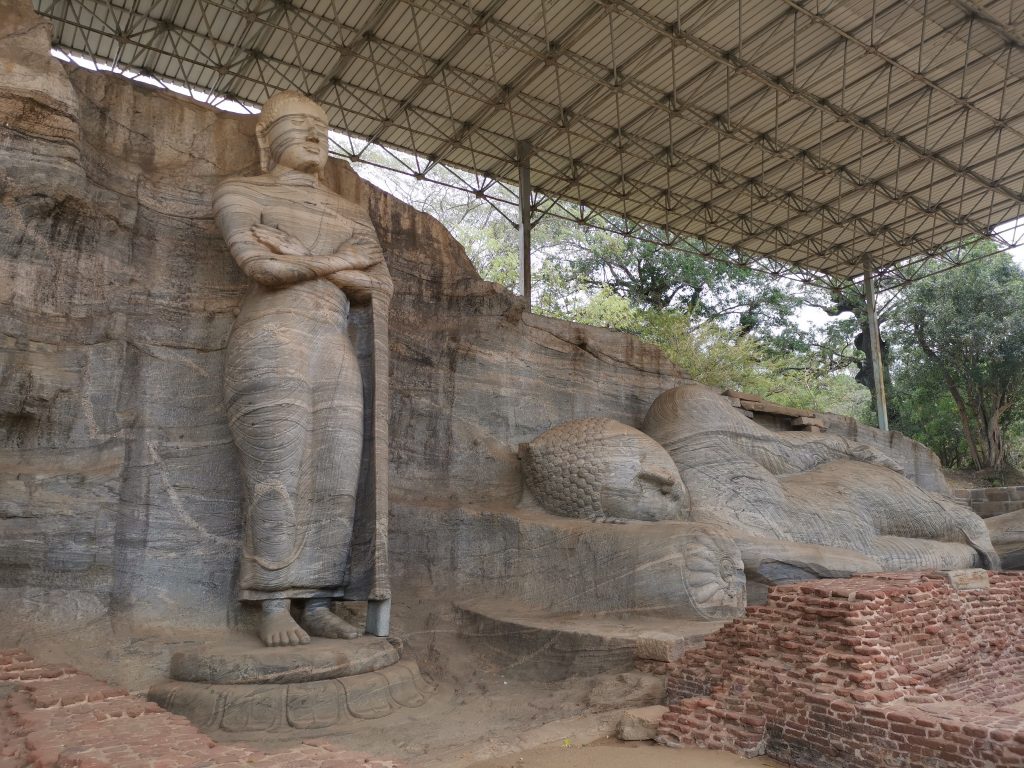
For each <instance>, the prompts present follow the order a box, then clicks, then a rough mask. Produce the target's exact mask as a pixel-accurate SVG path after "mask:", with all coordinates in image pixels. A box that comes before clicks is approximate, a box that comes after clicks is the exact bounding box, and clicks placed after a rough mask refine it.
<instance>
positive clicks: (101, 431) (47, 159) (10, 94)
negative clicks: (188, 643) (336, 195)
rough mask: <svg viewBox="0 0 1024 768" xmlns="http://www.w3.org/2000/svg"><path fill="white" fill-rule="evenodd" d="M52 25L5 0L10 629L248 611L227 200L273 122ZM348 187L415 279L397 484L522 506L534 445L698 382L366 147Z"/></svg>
mask: <svg viewBox="0 0 1024 768" xmlns="http://www.w3.org/2000/svg"><path fill="white" fill-rule="evenodd" d="M48 35H49V32H48V29H47V27H46V25H45V24H43V23H41V22H40V21H39V19H37V18H35V17H34V16H33V15H32V14H31V12H30V11H28V10H27V3H21V2H11V0H0V72H2V73H3V74H2V76H0V306H2V310H0V615H2V616H4V621H2V622H0V643H11V642H14V643H18V642H24V641H26V640H28V639H31V638H35V637H43V636H46V635H47V634H49V635H52V636H54V637H68V636H69V634H68V633H69V632H72V633H73V632H75V631H78V630H83V629H84V628H93V629H99V630H103V629H104V628H105V627H107V626H108V625H109V624H111V623H113V624H114V626H115V628H116V629H121V630H124V631H125V632H131V633H133V634H137V633H140V632H143V631H144V630H145V629H146V628H147V627H156V626H160V625H163V626H167V627H180V626H182V625H189V626H197V627H204V626H205V627H221V626H224V625H225V624H229V625H230V624H233V623H235V622H237V621H239V620H240V618H241V614H239V612H238V611H237V608H236V604H235V602H234V600H233V597H232V595H233V592H234V580H235V578H236V572H237V554H238V540H239V535H240V503H239V497H240V483H239V480H238V469H237V465H236V459H235V454H234V450H235V449H234V447H233V444H232V442H231V438H230V435H229V434H228V430H227V425H226V421H225V416H224V413H223V408H222V404H221V377H222V366H223V349H224V344H225V340H226V337H227V334H228V332H229V330H230V327H231V324H232V321H233V318H234V311H235V308H236V307H237V305H238V302H239V299H240V296H241V291H242V289H243V287H244V282H243V277H242V276H241V274H240V272H239V271H238V269H237V268H236V266H235V265H234V263H233V262H232V260H231V259H230V257H229V256H228V254H227V252H226V249H225V248H224V246H223V244H222V242H221V239H220V237H219V235H218V233H217V232H216V230H215V228H214V225H213V221H212V216H211V212H210V197H211V193H212V190H213V188H214V186H215V185H216V183H217V181H218V180H219V179H221V178H222V177H224V176H226V175H230V174H237V173H248V172H251V171H253V170H254V169H255V165H256V161H255V144H254V142H253V139H252V130H253V119H252V118H245V117H239V116H236V115H230V114H226V113H221V112H216V111H214V110H212V109H209V108H206V107H204V106H201V105H197V104H194V103H192V102H190V101H188V100H185V99H183V98H179V97H176V96H174V95H171V94H168V93H167V92H163V91H157V90H154V89H150V88H147V87H140V86H136V85H134V84H132V83H130V82H128V81H126V80H123V79H121V78H118V77H116V76H112V75H106V74H99V73H93V72H87V71H83V70H71V71H70V74H68V73H67V72H66V71H65V69H64V68H63V67H62V66H61V65H60V64H58V63H57V62H56V61H55V60H54V59H52V58H51V57H50V56H49V55H48V53H47V51H48V46H49V43H48V40H49V38H48ZM331 179H332V182H333V183H334V184H335V186H336V187H337V188H338V189H339V191H341V192H342V193H344V194H346V195H348V196H350V197H352V198H353V199H361V200H362V201H364V202H365V203H366V204H367V205H368V206H369V210H370V212H371V216H372V218H373V220H374V222H375V225H376V226H377V229H378V233H379V236H380V240H381V243H382V246H383V248H384V251H385V254H386V257H387V260H388V265H389V268H390V270H391V273H392V275H393V277H394V280H395V283H396V294H395V299H394V302H393V306H392V317H391V344H392V350H391V354H392V363H391V365H392V371H391V373H392V385H391V446H390V457H391V488H392V497H393V499H395V500H396V501H398V500H405V501H409V502H427V503H439V502H440V503H450V502H452V501H486V500H493V499H505V500H509V499H515V498H517V497H518V493H519V476H518V472H517V465H516V459H515V457H514V451H515V447H516V445H517V443H519V442H521V441H526V440H529V439H532V438H533V437H535V436H536V435H537V434H539V433H540V432H542V431H544V430H545V429H547V428H549V427H551V426H554V425H555V424H558V423H560V422H562V421H565V420H568V419H573V418H580V417H583V416H605V417H609V418H613V419H618V420H621V421H624V422H626V423H628V424H634V425H636V424H638V423H639V422H640V420H641V419H642V418H643V415H644V413H645V411H646V409H647V407H648V405H649V404H650V403H651V402H652V401H653V400H654V398H655V397H656V396H657V395H658V394H659V393H660V392H661V391H663V390H665V389H667V388H669V387H671V386H674V385H675V384H677V383H679V382H680V381H681V380H683V378H684V375H683V374H682V373H681V372H680V371H679V370H678V369H676V368H674V367H673V366H672V365H671V364H669V363H668V362H667V360H665V358H664V357H663V356H662V355H661V354H660V352H659V351H658V350H656V349H654V348H652V347H650V346H647V345H644V344H641V343H640V342H638V341H637V340H636V339H634V338H632V337H629V336H626V335H623V334H617V333H612V332H608V331H602V330H599V329H592V328H583V327H579V326H574V325H572V324H569V323H564V322H559V321H555V320H550V319H545V318H539V317H534V316H531V315H528V314H524V313H523V305H522V303H521V302H520V301H519V300H518V299H516V298H515V297H514V296H512V295H510V294H508V293H507V292H505V291H504V290H502V289H500V288H498V287H496V286H494V285H493V284H490V283H486V282H484V281H482V280H480V279H479V277H478V276H477V274H476V273H475V271H474V270H473V267H472V265H471V264H470V262H469V261H468V259H467V258H466V256H465V253H464V252H463V250H462V248H461V247H460V246H459V245H458V243H456V242H455V241H454V240H453V239H452V238H451V236H450V235H449V234H448V233H447V232H446V231H445V230H444V229H443V228H442V227H441V226H440V224H438V223H437V222H436V221H435V220H433V219H432V218H430V217H429V216H426V215H424V214H421V213H418V212H417V211H415V210H414V209H412V208H410V207H409V206H407V205H404V204H402V203H400V202H399V201H397V200H395V199H394V198H391V197H390V196H388V195H386V194H384V193H383V192H380V191H379V190H376V189H374V188H372V187H370V186H369V185H365V184H363V183H362V182H360V181H359V180H358V178H357V177H355V175H354V174H352V173H351V171H350V170H349V169H348V168H347V166H345V165H344V164H343V163H335V164H334V166H333V167H332V169H331ZM403 540H405V541H408V540H409V537H405V539H403V538H402V537H401V536H399V537H396V544H398V543H400V542H401V541H403ZM402 558H403V552H402V551H401V550H400V549H398V548H394V549H393V551H392V562H393V563H396V564H400V563H401V562H402ZM396 570H397V571H398V572H399V573H401V568H400V567H398V566H396ZM395 586H396V589H397V590H398V594H396V597H397V598H398V599H399V600H400V599H401V591H400V590H401V586H402V585H401V582H400V581H399V582H398V583H396V585H395Z"/></svg>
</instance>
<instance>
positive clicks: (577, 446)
mask: <svg viewBox="0 0 1024 768" xmlns="http://www.w3.org/2000/svg"><path fill="white" fill-rule="evenodd" d="M520 457H521V458H522V461H523V479H524V481H525V483H526V488H527V489H528V491H529V494H528V495H529V496H530V497H532V498H531V500H535V501H536V502H537V503H539V504H540V506H541V507H542V508H543V509H545V510H546V511H548V512H550V513H551V514H553V515H561V516H564V517H576V518H588V519H594V518H598V519H600V518H613V519H617V520H642V521H647V522H655V521H658V520H683V519H685V518H686V517H687V513H688V511H689V506H690V503H689V499H688V498H687V496H686V488H685V487H684V486H683V481H682V480H680V478H679V471H678V470H677V469H676V466H675V464H673V463H672V458H671V457H670V456H669V455H668V454H667V453H666V452H665V449H664V448H662V447H661V446H660V445H658V444H657V443H656V442H655V441H654V440H652V439H651V438H649V437H648V436H647V435H645V434H644V433H643V432H641V431H640V430H638V429H634V428H633V427H629V426H626V425H625V424H622V423H620V422H617V421H612V420H611V419H579V420H576V421H567V422H566V423H565V424H560V425H559V426H557V427H554V428H553V429H549V430H548V431H547V432H545V433H544V434H542V435H540V436H539V437H538V438H537V439H536V440H534V441H532V442H530V443H527V444H525V445H522V446H520Z"/></svg>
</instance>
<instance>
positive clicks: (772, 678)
mask: <svg viewBox="0 0 1024 768" xmlns="http://www.w3.org/2000/svg"><path fill="white" fill-rule="evenodd" d="M990 580H991V587H990V588H989V589H985V590H965V591H957V590H954V589H953V588H952V587H950V586H949V585H948V584H947V582H946V580H945V578H944V577H943V576H942V575H940V574H936V573H931V574H923V573H917V574H881V575H875V576H862V577H858V578H851V579H835V580H828V581H818V582H804V583H801V584H793V585H787V586H783V587H775V588H773V589H772V590H771V592H770V593H769V597H768V602H767V604H766V605H764V606H760V607H752V608H749V609H748V610H747V615H746V617H745V618H742V619H737V620H736V621H733V622H731V623H730V624H728V625H726V626H725V627H724V628H723V629H722V630H720V631H719V632H717V633H715V634H714V635H711V636H709V637H708V638H707V643H706V645H705V647H704V648H703V649H699V650H695V651H690V652H688V653H686V654H685V655H683V657H682V658H680V659H679V661H677V662H674V663H673V664H672V665H671V666H670V669H669V677H668V684H667V690H668V701H669V706H670V711H669V713H668V714H667V715H666V716H665V719H664V720H663V721H662V724H661V728H660V739H661V740H662V741H663V742H664V743H667V744H670V745H671V744H693V745H698V746H707V747H713V748H717V749H729V750H732V751H734V752H738V753H740V754H745V755H747V756H753V755H759V754H767V755H771V756H775V757H778V758H780V759H782V760H785V761H788V762H791V763H793V764H795V765H800V766H829V768H833V767H834V768H842V767H844V766H858V767H860V766H863V768H878V766H908V767H916V766H920V767H921V768H947V766H948V767H950V768H952V766H986V767H991V768H995V767H997V766H1007V767H1009V766H1016V767H1018V768H1019V767H1020V766H1024V574H1021V573H1001V574H991V575H990Z"/></svg>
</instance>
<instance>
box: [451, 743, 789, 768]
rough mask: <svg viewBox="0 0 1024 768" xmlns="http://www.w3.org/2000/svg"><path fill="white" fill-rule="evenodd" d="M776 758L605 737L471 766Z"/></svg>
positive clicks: (697, 766) (737, 764) (689, 763)
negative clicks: (679, 747) (746, 756)
mask: <svg viewBox="0 0 1024 768" xmlns="http://www.w3.org/2000/svg"><path fill="white" fill-rule="evenodd" d="M781 765H782V763H777V762H775V761H774V760H768V759H766V758H755V759H753V760H746V759H744V758H742V757H738V756H736V755H733V754H729V753H728V752H711V751H708V750H704V749H670V748H669V747H662V746H659V745H657V744H654V743H653V742H649V741H642V742H641V741H635V742H630V743H623V742H620V741H615V740H614V739H602V740H600V741H596V742H594V743H592V744H586V745H584V746H582V747H581V746H576V745H573V744H557V745H554V746H545V747H539V748H537V749H529V750H526V751H525V752H519V753H517V754H514V755H508V756H505V757H499V758H495V759H493V760H485V761H484V762H482V763H474V764H473V765H472V766H470V767H469V768H757V766H781Z"/></svg>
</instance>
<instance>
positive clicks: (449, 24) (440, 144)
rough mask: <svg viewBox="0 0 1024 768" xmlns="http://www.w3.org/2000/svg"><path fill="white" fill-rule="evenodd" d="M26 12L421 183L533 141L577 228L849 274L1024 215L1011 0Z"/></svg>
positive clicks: (1022, 40)
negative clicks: (378, 147)
mask: <svg viewBox="0 0 1024 768" xmlns="http://www.w3.org/2000/svg"><path fill="white" fill-rule="evenodd" d="M35 4H36V7H37V9H38V10H39V11H40V12H41V13H42V14H43V15H45V16H47V17H49V18H50V19H51V20H52V21H53V22H54V35H55V37H54V45H55V46H56V47H58V48H61V49H64V50H69V51H74V52H81V53H85V54H87V55H89V56H92V57H94V58H95V59H98V60H101V61H106V62H110V63H112V64H114V65H115V66H117V67H121V68H125V69H131V70H135V71H138V72H142V73H144V74H149V75H153V76H155V77H158V78H162V79H166V80H170V81H176V82H179V83H182V84H186V85H189V86H191V87H194V88H197V89H200V90H204V91H207V92H210V93H214V94H218V95H221V96H224V97H227V98H232V99H236V100H239V101H242V102H249V103H257V104H258V103H260V102H262V101H263V100H264V99H265V98H266V97H267V96H268V95H269V94H270V93H272V92H274V91H276V90H279V89H283V88H296V89H298V90H301V91H303V92H305V93H308V94H310V95H311V96H313V97H314V98H316V99H317V100H318V101H319V102H320V103H321V104H323V105H324V107H325V108H326V110H327V113H328V116H329V118H330V121H331V124H332V126H334V127H336V128H337V129H338V130H340V131H343V132H345V133H347V134H349V135H352V136H356V137H360V138H362V139H366V140H368V141H369V142H372V143H379V144H382V145H385V146H390V147H393V148H396V149H400V150H404V151H407V152H411V153H414V154H416V155H418V156H419V157H420V158H422V159H423V160H422V162H423V166H422V168H421V169H420V173H418V174H417V175H422V176H426V175H428V174H429V173H430V171H431V170H432V169H433V168H435V167H441V166H453V167H457V168H463V169H468V170H470V171H473V172H474V173H476V174H479V176H480V177H481V178H483V179H498V180H503V181H507V182H509V183H512V184H514V183H515V181H514V180H515V179H516V178H517V177H518V173H519V158H518V156H517V155H518V151H517V146H520V142H527V143H528V145H529V146H530V147H531V148H532V152H531V155H530V172H531V176H532V184H533V187H534V189H535V190H537V191H538V192H539V193H541V194H543V195H544V196H546V197H547V198H548V199H550V200H555V201H563V202H564V201H572V203H574V204H578V207H579V210H580V212H581V213H580V218H581V219H582V218H584V214H583V213H582V211H583V210H584V208H583V207H585V208H587V209H591V210H593V211H600V212H604V213H609V214H612V215H614V216H616V217H623V218H624V219H626V220H630V221H634V222H639V223H642V224H647V225H651V226H653V227H656V228H661V229H662V230H664V232H665V233H667V234H666V237H669V239H671V238H677V239H678V238H680V237H682V236H686V235H693V236H697V237H701V238H704V239H706V240H708V241H711V242H714V243H719V244H722V245H725V246H728V247H730V248H732V249H735V251H736V252H737V253H738V254H740V256H741V257H742V258H746V257H747V256H746V255H749V256H767V257H771V258H773V259H778V260H782V261H785V262H787V263H789V264H791V265H794V266H795V267H797V268H798V269H802V270H811V271H814V272H819V273H825V274H826V275H829V276H832V277H836V278H842V277H860V276H862V275H863V274H864V263H865V262H864V259H865V256H867V257H868V258H869V259H870V263H871V264H872V266H874V267H876V268H877V267H886V266H888V267H890V268H891V267H893V266H894V265H898V264H899V263H901V262H904V263H906V260H911V262H910V263H913V262H914V261H915V260H916V261H917V262H918V263H920V261H921V260H922V259H925V258H928V257H930V256H933V255H935V254H937V253H939V252H941V251H942V250H943V246H947V245H948V244H949V243H951V242H954V241H958V240H961V239H963V238H966V237H971V236H983V237H992V236H993V234H994V232H993V229H994V227H995V226H996V225H998V224H1002V223H1004V222H1007V221H1011V220H1014V219H1017V218H1021V217H1024V78H1022V77H1021V75H1022V73H1024V51H1021V46H1022V44H1024V30H1022V31H1020V32H1018V29H1019V28H1020V26H1021V25H1022V24H1024V7H1015V4H1014V2H1013V0H990V1H989V2H975V0H888V1H887V2H883V1H882V0H841V1H840V0H639V1H638V2H624V1H622V0H597V1H595V0H209V1H205V0H89V1H88V2H80V1H79V2H75V1H74V0H35ZM1017 5H1018V6H1022V5H1024V4H1022V3H1018V4H1017ZM484 186H486V185H484ZM483 189H484V187H481V188H480V189H478V190H476V191H477V192H478V194H479V193H482V192H483ZM559 204H560V205H561V204H563V203H559ZM570 207H571V206H570ZM996 239H997V240H998V239H999V238H998V237H996ZM1002 245H1003V246H1004V247H1007V246H1008V245H1009V243H1007V242H1005V241H1004V242H1003V243H1002Z"/></svg>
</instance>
